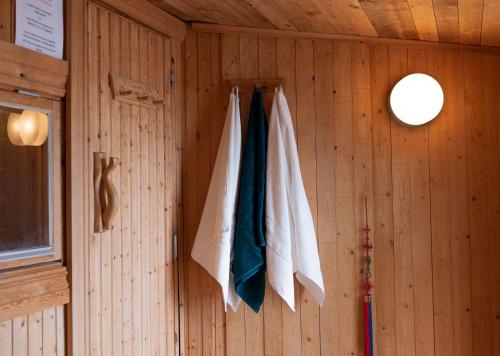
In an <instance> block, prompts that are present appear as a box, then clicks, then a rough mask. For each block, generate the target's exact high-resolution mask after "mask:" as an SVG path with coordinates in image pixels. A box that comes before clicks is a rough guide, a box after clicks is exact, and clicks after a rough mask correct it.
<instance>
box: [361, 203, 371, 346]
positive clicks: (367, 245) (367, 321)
mask: <svg viewBox="0 0 500 356" xmlns="http://www.w3.org/2000/svg"><path fill="white" fill-rule="evenodd" d="M363 230H364V233H365V236H364V237H365V240H364V243H363V251H364V254H365V256H364V273H363V275H364V280H363V286H362V287H363V290H364V292H365V295H364V298H363V311H364V336H365V356H373V311H372V294H371V291H372V289H373V283H372V281H371V277H372V275H371V263H372V258H371V255H370V252H371V250H372V249H373V244H372V243H371V242H370V228H369V226H368V203H367V199H366V198H365V227H364V229H363Z"/></svg>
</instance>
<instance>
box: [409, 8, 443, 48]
mask: <svg viewBox="0 0 500 356" xmlns="http://www.w3.org/2000/svg"><path fill="white" fill-rule="evenodd" d="M407 2H408V6H409V8H410V12H411V16H412V18H413V22H414V23H415V28H416V29H417V34H418V38H419V39H421V40H424V41H439V35H438V29H437V24H436V17H435V16H434V5H433V3H432V0H407Z"/></svg>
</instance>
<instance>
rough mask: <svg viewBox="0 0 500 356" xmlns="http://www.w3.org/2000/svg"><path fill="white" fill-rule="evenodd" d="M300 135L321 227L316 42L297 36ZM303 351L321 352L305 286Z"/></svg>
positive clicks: (303, 163) (307, 183)
mask: <svg viewBox="0 0 500 356" xmlns="http://www.w3.org/2000/svg"><path fill="white" fill-rule="evenodd" d="M295 50H296V59H295V61H296V66H297V67H296V68H297V72H296V80H297V82H296V85H297V137H298V142H297V145H298V154H299V160H300V170H301V172H302V179H303V181H304V187H305V190H306V194H307V199H308V202H309V206H310V208H311V212H312V216H313V220H314V223H315V227H316V231H317V226H318V224H317V217H318V215H317V211H318V208H317V202H318V200H317V187H316V168H317V163H316V111H315V105H314V104H315V103H314V95H315V92H314V43H313V41H311V40H303V39H300V40H297V43H296V47H295ZM300 304H301V305H300V321H301V335H300V337H301V344H302V355H315V354H319V353H320V347H321V346H320V330H319V308H318V306H317V305H316V304H315V303H314V302H313V299H312V298H311V295H310V294H309V293H308V292H306V291H305V290H304V289H303V288H302V287H301V299H300Z"/></svg>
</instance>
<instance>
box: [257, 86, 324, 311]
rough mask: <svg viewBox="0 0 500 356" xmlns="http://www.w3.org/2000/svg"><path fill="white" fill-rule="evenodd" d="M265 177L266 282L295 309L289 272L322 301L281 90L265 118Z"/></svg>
mask: <svg viewBox="0 0 500 356" xmlns="http://www.w3.org/2000/svg"><path fill="white" fill-rule="evenodd" d="M268 145H269V151H268V156H267V177H266V178H267V180H266V228H267V230H266V240H267V247H266V259H267V268H268V278H269V283H270V284H271V286H272V287H273V288H274V289H275V290H276V292H277V293H278V294H279V295H280V296H281V297H282V298H283V299H284V300H285V302H286V303H287V304H288V306H289V307H290V308H291V309H292V310H295V299H294V285H293V273H296V276H297V279H298V280H299V282H300V283H301V284H302V285H303V286H304V287H305V288H306V289H307V290H308V291H309V292H310V293H311V295H312V296H313V298H314V299H315V300H316V302H317V303H318V304H320V305H322V304H323V301H324V299H325V291H324V285H323V276H322V274H321V266H320V261H319V254H318V247H317V242H316V233H315V231H314V223H313V218H312V214H311V210H310V208H309V204H308V201H307V196H306V192H305V189H304V183H303V182H302V176H301V173H300V165H299V157H298V154H297V144H296V142H295V135H294V132H293V125H292V119H291V116H290V111H289V109H288V104H287V102H286V98H285V95H284V94H283V89H281V88H279V89H277V90H276V94H275V96H274V100H273V106H272V109H271V115H270V119H269V142H268Z"/></svg>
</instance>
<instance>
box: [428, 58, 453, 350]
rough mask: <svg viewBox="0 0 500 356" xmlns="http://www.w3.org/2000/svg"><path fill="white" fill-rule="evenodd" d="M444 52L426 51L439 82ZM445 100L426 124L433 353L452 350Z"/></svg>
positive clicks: (448, 117) (430, 71) (448, 118)
mask: <svg viewBox="0 0 500 356" xmlns="http://www.w3.org/2000/svg"><path fill="white" fill-rule="evenodd" d="M444 55H445V53H444V51H442V50H429V52H428V59H427V60H428V62H427V63H428V65H427V68H428V70H429V74H430V75H432V76H433V77H434V78H436V79H437V80H438V81H439V82H442V83H446V82H447V81H448V80H449V79H448V78H447V76H446V73H445V70H444V66H443V63H444ZM451 104H452V103H449V102H446V103H445V107H444V108H443V112H442V113H441V115H440V117H439V118H440V120H435V121H434V122H432V123H431V124H430V125H429V155H430V176H431V185H430V189H431V236H432V271H433V272H432V274H433V288H434V296H433V298H434V334H435V337H434V339H435V347H434V349H435V354H436V355H447V354H450V353H453V345H452V343H450V340H453V322H452V320H453V319H452V317H453V316H452V305H453V299H452V273H451V251H450V247H451V246H450V244H451V242H450V211H449V206H450V201H449V199H450V192H449V184H448V179H449V178H448V177H449V172H448V169H447V162H448V149H447V147H448V121H449V120H450V117H451V115H450V114H449V112H448V105H451Z"/></svg>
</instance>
